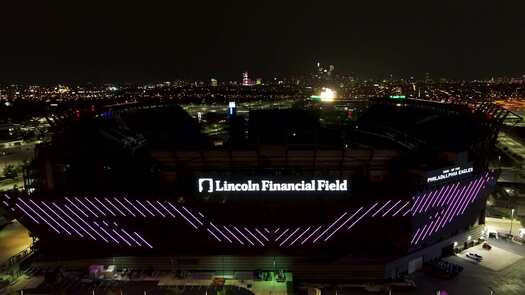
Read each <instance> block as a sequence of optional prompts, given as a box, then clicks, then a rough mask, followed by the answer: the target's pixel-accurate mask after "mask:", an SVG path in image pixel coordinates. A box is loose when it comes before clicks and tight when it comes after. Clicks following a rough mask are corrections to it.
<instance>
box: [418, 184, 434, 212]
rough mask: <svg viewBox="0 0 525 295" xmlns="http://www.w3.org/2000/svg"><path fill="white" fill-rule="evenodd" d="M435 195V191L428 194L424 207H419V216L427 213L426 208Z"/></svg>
mask: <svg viewBox="0 0 525 295" xmlns="http://www.w3.org/2000/svg"><path fill="white" fill-rule="evenodd" d="M435 193H436V190H433V191H431V192H430V193H429V194H428V196H427V197H426V198H425V202H424V203H423V206H421V207H419V209H418V210H417V212H416V213H417V214H420V213H423V212H425V207H426V206H427V204H428V203H429V202H430V200H431V199H432V198H433V196H434V194H435Z"/></svg>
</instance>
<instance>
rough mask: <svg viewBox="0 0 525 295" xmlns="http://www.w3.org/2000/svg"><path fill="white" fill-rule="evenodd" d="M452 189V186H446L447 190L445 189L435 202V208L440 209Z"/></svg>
mask: <svg viewBox="0 0 525 295" xmlns="http://www.w3.org/2000/svg"><path fill="white" fill-rule="evenodd" d="M452 187H454V185H453V184H452V185H447V188H446V189H445V191H444V192H443V194H442V195H441V198H439V200H438V202H437V207H441V206H442V205H443V203H444V201H445V199H446V198H447V196H448V194H449V193H450V189H451V188H452Z"/></svg>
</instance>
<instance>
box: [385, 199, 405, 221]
mask: <svg viewBox="0 0 525 295" xmlns="http://www.w3.org/2000/svg"><path fill="white" fill-rule="evenodd" d="M399 203H401V200H398V201H397V202H396V203H395V204H394V206H392V207H390V209H388V210H387V211H386V212H385V213H383V215H382V216H381V217H385V216H386V215H387V214H388V213H390V211H392V209H394V208H395V207H396V206H397V205H398V204H399Z"/></svg>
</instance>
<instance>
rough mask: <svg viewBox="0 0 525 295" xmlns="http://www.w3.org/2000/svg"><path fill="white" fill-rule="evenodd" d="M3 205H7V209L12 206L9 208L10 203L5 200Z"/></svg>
mask: <svg viewBox="0 0 525 295" xmlns="http://www.w3.org/2000/svg"><path fill="white" fill-rule="evenodd" d="M2 203H4V205H6V206H7V207H10V206H9V203H8V202H6V201H5V200H3V201H2Z"/></svg>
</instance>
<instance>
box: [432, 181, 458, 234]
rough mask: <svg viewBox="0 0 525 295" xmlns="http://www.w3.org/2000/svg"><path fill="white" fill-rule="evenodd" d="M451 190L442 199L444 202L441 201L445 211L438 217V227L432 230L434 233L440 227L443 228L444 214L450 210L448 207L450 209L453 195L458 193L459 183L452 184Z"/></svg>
mask: <svg viewBox="0 0 525 295" xmlns="http://www.w3.org/2000/svg"><path fill="white" fill-rule="evenodd" d="M452 187H453V188H452V189H451V190H450V191H449V193H448V195H447V196H446V197H445V198H444V201H443V204H442V206H445V205H447V206H446V207H445V209H444V210H443V214H442V215H441V216H440V217H439V221H438V222H439V225H438V226H437V228H436V229H435V230H434V232H436V231H438V230H439V228H441V227H442V226H444V224H443V222H444V221H445V217H446V214H447V213H448V211H449V210H450V207H451V204H450V201H451V200H452V199H453V198H454V197H455V195H456V194H457V193H458V192H459V191H458V188H459V182H458V183H456V184H453V185H452Z"/></svg>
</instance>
